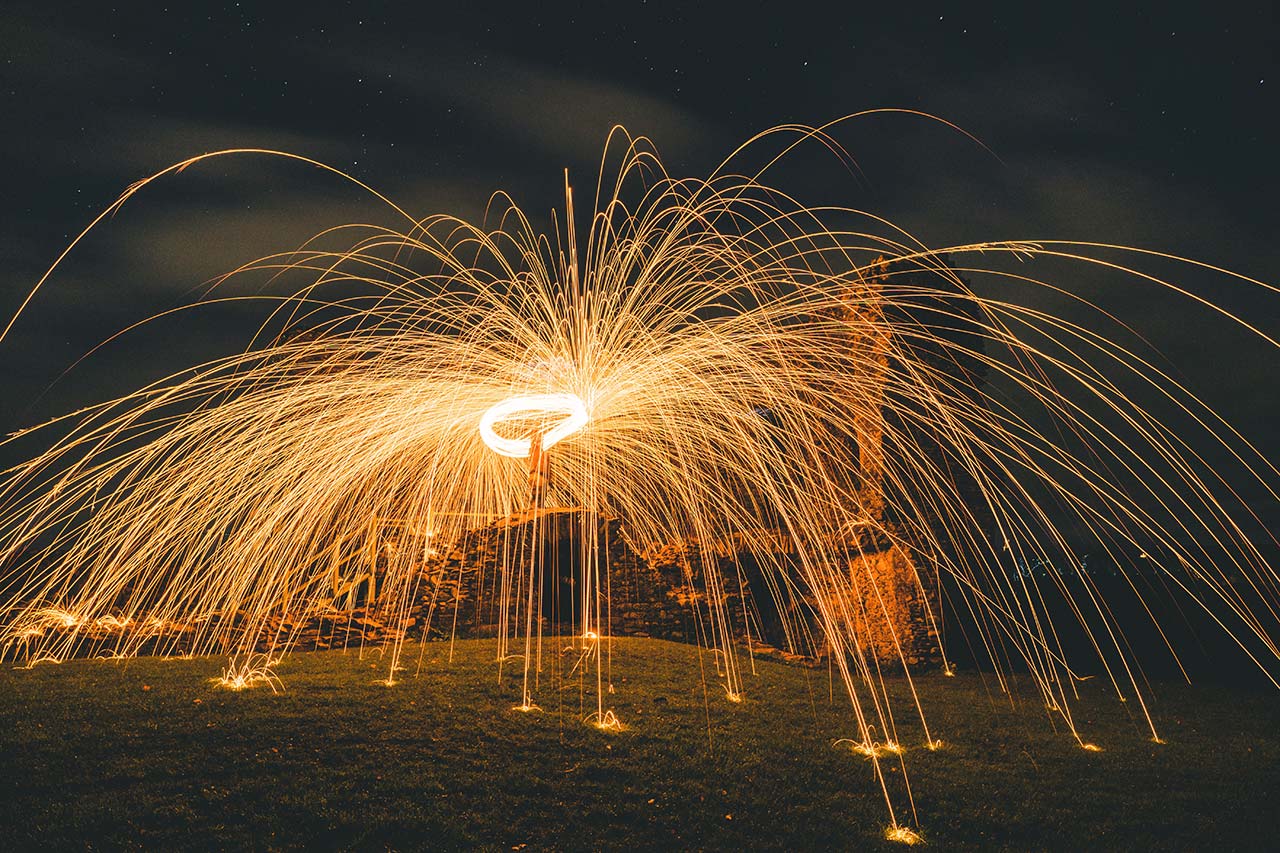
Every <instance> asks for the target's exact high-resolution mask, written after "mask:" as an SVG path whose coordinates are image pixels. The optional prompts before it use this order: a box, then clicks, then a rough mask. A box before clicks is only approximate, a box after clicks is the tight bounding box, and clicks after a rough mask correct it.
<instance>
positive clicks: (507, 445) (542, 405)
mask: <svg viewBox="0 0 1280 853" xmlns="http://www.w3.org/2000/svg"><path fill="white" fill-rule="evenodd" d="M537 414H544V415H564V416H565V418H564V420H562V421H561V422H560V423H558V424H556V426H555V427H554V428H553V429H549V430H547V431H546V432H544V433H542V449H543V450H550V449H551V447H552V446H554V445H555V444H557V443H558V442H560V441H561V440H562V439H565V438H568V437H569V436H571V435H573V434H574V433H575V432H578V431H579V430H581V429H582V428H583V427H585V426H586V425H587V421H588V420H590V417H589V416H588V415H587V407H586V405H584V404H583V402H582V399H581V398H580V397H579V396H578V395H577V394H534V395H531V396H528V397H508V398H507V399H505V400H503V401H502V402H501V403H498V404H497V405H496V406H493V407H492V408H490V409H489V411H487V412H485V413H484V415H483V417H481V418H480V437H481V438H483V439H484V443H485V444H487V445H489V448H490V449H491V450H493V452H494V453H498V454H501V455H502V456H510V457H511V458H513V459H524V458H525V457H527V456H528V455H529V451H530V449H531V446H532V444H533V440H532V438H529V437H525V438H503V437H502V436H500V435H498V434H497V433H496V432H494V429H493V428H494V426H495V425H496V424H498V423H499V422H501V421H505V420H508V419H510V418H514V417H524V418H527V417H529V416H530V415H537Z"/></svg>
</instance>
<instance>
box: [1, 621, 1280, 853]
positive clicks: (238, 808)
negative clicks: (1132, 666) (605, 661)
mask: <svg viewBox="0 0 1280 853" xmlns="http://www.w3.org/2000/svg"><path fill="white" fill-rule="evenodd" d="M448 653H449V645H448V644H447V643H432V644H428V645H426V646H416V645H411V646H410V647H409V648H408V653H407V656H406V657H407V663H408V664H409V671H407V672H405V673H401V674H400V676H399V677H400V678H401V679H402V680H401V682H400V683H399V684H397V685H396V686H394V687H390V688H388V687H386V686H384V685H382V684H379V683H377V682H378V681H379V680H380V679H385V678H386V677H387V675H388V672H387V669H388V663H389V661H388V660H386V659H380V658H379V656H378V655H377V654H376V653H373V654H370V653H367V652H366V654H365V655H364V656H363V659H361V656H360V655H359V654H357V653H356V652H355V651H350V652H347V653H343V652H319V653H307V654H298V655H294V656H292V657H290V658H289V659H287V660H286V661H285V662H283V663H282V664H280V665H279V666H278V667H277V668H276V671H277V673H278V674H279V676H280V678H281V679H282V680H283V683H284V686H285V689H284V691H283V692H282V693H280V694H279V695H273V694H272V693H271V691H270V690H268V689H261V688H260V689H255V690H248V691H243V692H238V693H237V692H231V691H227V690H224V689H221V688H218V687H216V686H215V685H213V684H212V683H210V681H209V678H210V677H211V676H214V675H217V674H218V673H219V671H220V668H221V666H222V664H223V663H224V661H221V660H213V659H194V660H159V659H138V660H133V661H128V662H109V661H74V662H68V663H64V664H61V665H44V666H39V667H36V668H35V669H32V670H18V669H11V668H9V667H7V666H6V667H5V668H4V669H3V671H2V672H0V755H2V757H0V838H3V839H5V842H4V847H5V848H7V849H27V848H43V849H47V848H76V849H85V848H86V847H92V848H94V849H101V848H119V847H133V848H147V849H165V850H169V849H176V848H178V849H180V848H208V847H211V846H216V847H236V848H240V847H253V848H264V849H272V848H290V847H297V846H307V847H324V848H331V847H340V848H359V849H388V848H392V849H405V848H410V849H412V848H434V849H448V848H469V847H483V848H486V849H493V850H499V849H500V850H526V849H528V850H533V849H546V848H555V849H600V848H605V849H609V848H631V849H683V848H714V849H729V848H748V849H793V850H794V849H815V848H817V849H836V848H839V849H850V848H852V849H876V848H878V847H880V846H882V845H883V846H885V847H888V848H890V849H901V848H900V846H898V845H891V844H888V843H887V842H884V841H883V838H882V837H883V832H884V829H885V826H886V825H887V823H888V820H887V813H886V809H885V804H884V800H883V798H882V795H881V794H880V792H879V789H878V787H877V785H876V783H875V782H874V780H873V777H872V775H871V771H870V764H869V762H868V761H867V760H866V759H864V758H862V757H860V756H857V755H855V754H853V753H852V752H851V751H849V750H848V749H843V748H836V747H833V745H832V743H833V741H835V740H836V739H838V738H841V737H847V736H850V735H852V734H853V727H852V723H851V712H850V711H849V710H848V707H847V705H848V702H847V700H846V701H845V702H843V703H842V702H840V701H839V696H838V693H837V695H836V700H835V701H834V702H832V701H831V690H830V688H831V685H830V683H829V681H828V676H827V673H826V671H825V670H808V669H804V668H801V667H794V666H786V665H782V664H776V663H767V662H760V663H758V664H757V671H758V672H757V674H756V675H750V674H749V675H748V676H747V682H746V684H747V693H746V699H745V701H743V702H742V703H740V704H734V703H731V702H728V701H727V700H726V699H725V697H724V694H723V691H722V690H721V689H720V688H719V687H717V686H716V683H715V681H714V680H713V679H712V678H711V677H710V676H712V675H714V660H713V659H712V658H711V656H710V655H709V654H707V653H702V654H701V655H700V654H699V652H698V651H697V650H696V649H695V648H693V647H690V646H683V645H677V644H672V643H665V642H660V641H652V640H620V641H618V642H617V644H616V650H615V654H614V658H613V680H614V684H615V688H616V693H615V695H614V696H613V697H612V699H613V708H614V709H615V710H616V711H617V713H618V716H619V717H620V718H621V720H622V721H623V723H624V724H625V725H626V730H625V731H622V732H616V733H606V732H601V731H598V730H597V729H595V728H593V727H591V726H588V725H585V724H584V723H583V718H584V717H585V716H586V715H587V714H588V713H590V711H592V710H594V707H593V706H591V705H590V704H589V703H590V700H589V698H587V697H586V696H584V693H585V691H584V690H583V689H582V685H580V683H579V682H578V681H577V676H576V675H575V676H574V677H572V678H567V679H566V678H561V677H554V678H553V677H551V675H550V673H552V672H553V671H563V669H567V668H568V665H569V664H570V663H571V662H572V660H571V656H570V655H568V654H566V655H564V656H563V657H561V658H560V659H559V660H558V661H555V662H553V661H552V658H553V657H554V656H553V655H551V654H550V653H548V659H547V660H546V661H545V663H546V670H547V675H546V676H545V677H546V680H544V682H543V683H542V685H541V687H540V689H539V691H538V692H537V694H536V696H535V699H536V701H537V702H538V703H539V704H540V705H541V706H542V708H543V709H544V710H543V712H542V713H530V714H525V713H519V712H516V711H513V710H511V707H512V705H513V704H514V701H515V700H518V698H519V681H518V676H519V663H518V662H517V663H516V664H515V665H514V666H509V667H508V668H507V670H506V673H505V674H504V675H503V677H502V679H501V680H500V679H499V677H498V673H497V668H496V665H495V664H494V662H493V655H494V646H493V644H492V642H486V641H468V642H459V643H458V644H457V647H456V650H455V654H454V660H453V662H452V663H449V662H448V661H447V656H448ZM419 659H421V661H422V664H423V666H422V670H421V673H420V674H419V675H418V676H417V677H416V678H415V677H414V669H415V668H416V666H417V663H418V661H419ZM704 673H706V674H707V676H708V677H707V678H706V679H705V680H704ZM917 686H918V688H919V691H920V694H921V697H922V700H923V703H924V706H925V709H926V711H927V713H928V719H929V723H930V727H931V730H932V734H933V736H934V737H937V738H941V739H942V740H943V741H944V742H945V744H946V745H945V747H944V748H943V749H940V750H938V751H929V750H926V749H924V748H922V744H923V743H924V734H923V732H922V730H921V729H920V726H919V723H918V722H916V723H914V724H913V723H912V720H911V717H910V714H909V713H908V709H909V707H910V706H909V704H908V703H907V702H906V701H902V702H901V703H900V704H899V705H898V706H897V707H898V709H899V715H900V717H902V718H903V719H900V720H899V736H900V739H901V740H902V742H903V744H904V746H906V747H907V752H906V753H905V762H906V767H907V772H908V773H909V774H910V783H911V790H912V793H913V795H914V799H915V803H916V807H917V810H918V815H919V825H920V827H921V830H922V832H923V834H924V836H925V839H926V842H927V843H928V845H929V848H931V849H963V848H981V849H1015V850H1033V849H1062V850H1081V849H1115V850H1136V849H1153V848H1156V849H1179V850H1185V849H1215V850H1222V849H1260V848H1269V847H1273V846H1274V845H1275V844H1276V843H1277V841H1276V836H1275V835H1274V831H1275V830H1274V814H1275V811H1276V808H1277V807H1278V806H1280V694H1277V693H1263V692H1244V691H1239V692H1228V691H1224V690H1222V689H1220V688H1200V687H1187V686H1185V685H1177V684H1163V685H1157V704H1156V706H1155V709H1154V710H1155V715H1156V718H1157V721H1158V722H1159V723H1160V724H1161V726H1162V732H1161V733H1162V735H1163V736H1164V737H1165V739H1166V740H1167V741H1168V743H1167V744H1166V745H1157V744H1154V743H1152V742H1151V741H1150V739H1149V734H1148V733H1147V732H1146V731H1145V730H1144V728H1143V726H1142V724H1141V721H1140V720H1136V719H1134V718H1132V717H1131V716H1130V714H1129V712H1130V711H1131V710H1133V704H1134V703H1132V702H1130V703H1128V704H1121V703H1119V702H1117V701H1116V700H1115V698H1114V696H1112V695H1109V694H1108V692H1107V691H1106V689H1105V686H1104V685H1103V684H1102V683H1100V682H1099V680H1097V679H1094V680H1091V681H1088V682H1085V683H1084V684H1083V685H1082V689H1083V695H1082V700H1081V703H1080V705H1079V707H1078V719H1079V721H1080V723H1081V724H1082V726H1083V733H1084V734H1085V736H1086V738H1087V739H1088V740H1091V741H1093V742H1095V743H1097V744H1099V745H1100V746H1102V747H1103V751H1102V752H1096V753H1093V752H1086V751H1084V750H1081V749H1080V748H1079V747H1078V746H1077V745H1076V744H1075V743H1074V741H1073V740H1072V739H1071V738H1070V737H1069V735H1067V734H1066V733H1064V732H1063V731H1062V730H1061V728H1060V727H1059V729H1058V730H1057V731H1055V728H1054V725H1053V724H1052V722H1051V721H1050V719H1049V718H1048V717H1047V716H1046V714H1045V712H1044V708H1043V705H1042V704H1041V703H1039V702H1038V701H1037V700H1035V698H1034V695H1033V693H1032V692H1031V691H1030V689H1029V685H1026V686H1025V687H1024V692H1023V694H1022V696H1023V697H1024V698H1023V699H1021V700H1019V701H1017V702H1016V703H1011V702H1010V700H1009V699H1008V697H1004V696H1001V695H1000V694H999V693H998V692H997V691H996V687H995V684H994V682H993V681H991V680H990V678H988V679H986V680H985V681H984V679H983V678H982V677H981V676H979V675H977V674H966V673H961V674H960V675H959V676H958V677H956V678H944V677H942V676H940V675H931V676H928V677H925V678H923V679H921V680H920V681H918V685H917ZM891 689H892V690H893V691H894V692H896V693H897V694H899V698H902V699H904V700H905V697H906V695H907V689H908V686H907V684H906V682H905V680H902V679H898V680H897V681H895V682H893V683H892V686H891ZM989 691H990V692H989ZM588 695H589V694H588ZM901 775H902V774H901V772H900V771H898V770H896V769H895V770H894V771H893V772H891V773H890V776H891V777H892V778H893V779H894V780H895V785H896V787H898V788H899V789H900V788H901V787H902V786H901V783H900V781H898V780H899V779H900V777H901ZM904 817H905V818H906V819H908V820H909V819H910V815H909V814H907V815H905V816H904Z"/></svg>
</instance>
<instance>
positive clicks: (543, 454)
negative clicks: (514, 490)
mask: <svg viewBox="0 0 1280 853" xmlns="http://www.w3.org/2000/svg"><path fill="white" fill-rule="evenodd" d="M542 435H543V433H542V430H538V431H537V432H535V433H534V434H533V436H532V438H530V440H529V504H530V506H532V507H534V508H535V509H537V508H539V507H541V506H542V505H543V502H544V501H545V500H546V497H547V490H548V489H549V488H550V487H551V454H550V453H549V452H547V451H545V450H543V449H542Z"/></svg>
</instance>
